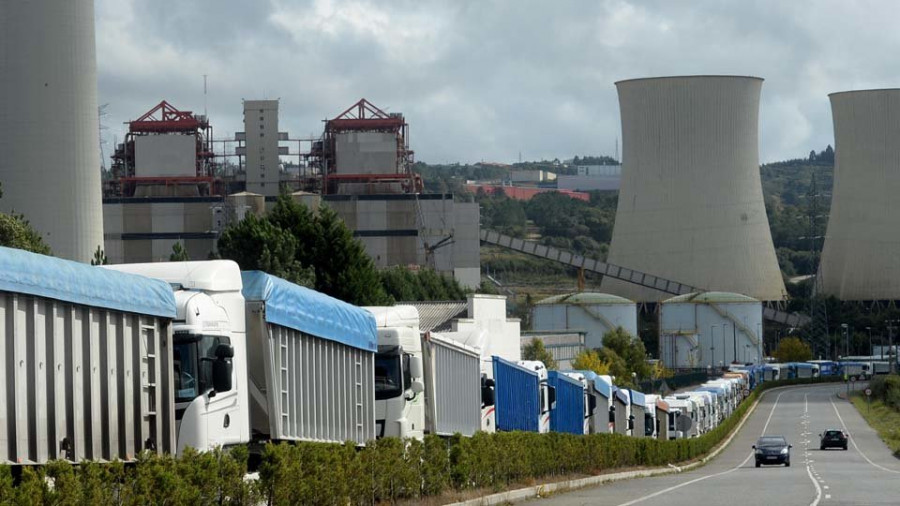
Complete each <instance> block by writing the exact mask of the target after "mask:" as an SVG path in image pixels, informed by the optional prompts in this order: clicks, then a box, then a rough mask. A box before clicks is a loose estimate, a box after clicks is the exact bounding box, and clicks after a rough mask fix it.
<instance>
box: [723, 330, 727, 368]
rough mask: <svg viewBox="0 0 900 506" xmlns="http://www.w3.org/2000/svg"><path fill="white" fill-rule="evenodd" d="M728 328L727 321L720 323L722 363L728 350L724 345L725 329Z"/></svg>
mask: <svg viewBox="0 0 900 506" xmlns="http://www.w3.org/2000/svg"><path fill="white" fill-rule="evenodd" d="M726 328H728V324H727V323H723V324H722V363H723V364H724V363H725V361H726V360H728V359H727V358H725V352H726V351H728V347H727V346H725V329H726Z"/></svg>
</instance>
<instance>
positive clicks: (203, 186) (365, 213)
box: [103, 99, 481, 287]
mask: <svg viewBox="0 0 900 506" xmlns="http://www.w3.org/2000/svg"><path fill="white" fill-rule="evenodd" d="M279 105H280V104H279V101H278V100H244V101H243V114H244V131H243V132H236V133H235V135H234V138H233V139H226V140H214V139H212V125H211V123H210V121H209V119H208V118H207V117H206V116H205V115H196V114H193V113H192V112H190V111H184V110H179V109H177V108H176V107H174V106H173V105H172V104H170V103H169V102H167V101H165V100H164V101H162V102H160V103H159V104H158V105H157V106H155V107H154V108H152V109H151V110H150V111H148V112H147V113H145V114H143V115H141V116H140V117H139V118H138V119H137V120H135V121H131V122H129V123H128V125H129V131H128V134H127V135H126V139H125V142H123V143H122V144H120V145H118V146H117V148H116V153H115V154H114V155H113V178H112V179H111V180H109V181H106V184H105V191H104V200H103V209H104V213H103V214H104V216H103V217H104V223H105V224H106V240H105V250H106V256H107V258H108V259H109V260H110V261H111V262H112V263H132V262H151V261H159V260H168V258H169V256H170V254H171V253H172V248H173V246H174V245H175V244H176V243H179V244H181V247H182V249H184V250H185V251H186V252H187V253H188V256H189V257H190V258H192V259H199V258H207V257H208V256H209V255H210V254H215V253H216V251H217V249H216V243H217V241H218V238H219V235H220V234H221V233H222V232H223V231H224V230H225V228H226V227H227V226H228V225H229V224H231V223H234V222H236V221H239V220H241V219H243V218H244V217H245V216H247V215H248V214H256V215H260V216H261V215H262V214H264V213H265V211H266V209H267V208H270V207H271V206H272V205H274V203H275V201H276V200H277V198H278V196H279V195H280V194H281V193H282V192H284V191H287V192H289V193H291V197H292V198H293V199H294V200H296V201H298V202H301V203H303V204H304V205H306V206H308V207H310V208H313V209H316V208H318V206H319V205H320V204H321V203H325V204H326V205H328V206H329V207H331V208H332V209H334V210H335V211H336V212H337V213H338V215H339V216H340V217H341V219H343V220H344V222H345V223H346V225H347V226H348V228H350V230H352V231H353V234H354V236H356V237H357V238H358V239H359V240H360V241H361V242H362V243H363V245H364V246H365V248H366V252H367V253H368V254H369V256H371V257H372V259H373V260H374V261H375V265H376V266H378V267H381V268H385V267H391V266H422V267H430V268H433V269H435V270H436V271H438V272H442V273H446V274H448V275H452V276H454V277H455V278H456V279H457V280H458V281H459V282H460V283H462V284H463V285H464V286H467V287H477V286H478V285H479V284H480V282H481V263H480V256H479V249H480V241H479V229H478V226H479V217H480V213H479V208H478V205H477V204H476V203H474V202H456V201H455V200H454V198H453V195H451V194H442V193H435V194H426V193H423V192H422V190H423V184H422V179H421V178H420V177H419V175H418V174H415V173H413V172H412V171H411V168H410V163H411V161H412V156H413V152H412V150H411V149H410V148H409V144H408V136H409V125H408V124H407V122H406V119H405V118H404V117H403V115H402V114H400V113H391V114H387V113H385V112H384V111H382V110H381V109H379V108H377V107H375V106H374V105H372V104H371V103H369V102H368V101H366V100H365V99H362V100H360V101H359V102H357V103H356V104H354V105H353V106H352V107H350V108H349V109H347V110H345V111H344V112H342V113H341V114H339V115H338V116H337V117H335V118H333V119H331V120H328V121H326V124H325V130H324V133H323V134H322V137H321V138H319V139H306V140H304V139H290V137H289V135H288V133H287V132H280V131H279V128H278V125H279ZM294 142H296V143H298V146H297V149H296V150H294V151H293V152H292V149H290V146H289V145H288V144H289V143H294ZM303 142H307V143H308V146H309V148H308V149H307V150H303V149H302V143H303ZM215 143H221V144H222V149H221V150H220V151H217V150H216V149H214V144H215ZM229 145H231V146H233V150H232V148H230V147H229ZM291 156H293V157H297V160H298V164H297V165H296V167H301V169H300V172H298V173H296V174H291V173H289V171H287V170H285V165H286V164H285V163H284V161H283V160H282V158H284V157H291ZM234 158H236V159H237V165H234V164H233V163H230V162H229V159H234ZM229 172H230V174H229Z"/></svg>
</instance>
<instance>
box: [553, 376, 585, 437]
mask: <svg viewBox="0 0 900 506" xmlns="http://www.w3.org/2000/svg"><path fill="white" fill-rule="evenodd" d="M547 382H548V383H549V384H550V386H551V387H555V388H556V409H554V410H552V411H551V412H550V430H551V431H553V432H568V433H570V434H584V412H585V411H584V386H583V385H582V384H581V382H580V381H578V380H576V379H573V378H570V377H568V376H566V375H565V374H563V373H561V372H559V371H550V372H549V373H548V377H547Z"/></svg>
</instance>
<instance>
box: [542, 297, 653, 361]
mask: <svg viewBox="0 0 900 506" xmlns="http://www.w3.org/2000/svg"><path fill="white" fill-rule="evenodd" d="M531 321H532V328H533V329H534V331H535V332H542V331H554V332H583V333H584V347H586V348H588V349H594V348H600V347H601V346H603V335H604V334H606V333H607V332H610V331H612V330H615V329H616V328H618V327H622V328H623V329H624V330H625V331H627V332H628V333H629V334H631V335H633V336H637V305H636V304H635V303H634V302H632V301H630V300H628V299H624V298H622V297H617V296H615V295H610V294H606V293H591V292H579V293H569V294H565V295H555V296H553V297H548V298H546V299H543V300H541V301H538V302H537V303H536V304H535V305H534V308H533V309H532V319H531Z"/></svg>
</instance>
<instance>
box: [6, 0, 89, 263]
mask: <svg viewBox="0 0 900 506" xmlns="http://www.w3.org/2000/svg"><path fill="white" fill-rule="evenodd" d="M0 152H2V153H3V156H2V157H0V182H2V184H3V198H2V199H0V210H2V211H3V212H16V213H19V214H23V215H24V216H25V218H26V219H27V220H28V221H29V222H30V223H31V225H32V227H34V229H35V230H36V231H37V233H38V234H40V236H41V237H42V238H43V239H44V241H45V242H46V243H47V244H48V245H49V246H50V248H51V249H52V250H53V254H54V255H56V256H58V257H61V258H66V259H70V260H79V261H82V262H87V261H89V260H90V259H91V258H92V256H93V253H94V251H95V250H96V249H97V247H99V246H102V244H103V216H102V210H101V188H100V166H101V165H100V139H99V132H98V112H97V61H96V48H95V38H94V2H93V0H70V1H65V2H60V1H56V0H33V1H27V2H26V1H4V2H0Z"/></svg>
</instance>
